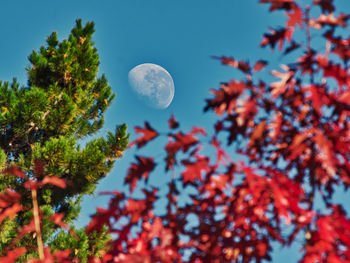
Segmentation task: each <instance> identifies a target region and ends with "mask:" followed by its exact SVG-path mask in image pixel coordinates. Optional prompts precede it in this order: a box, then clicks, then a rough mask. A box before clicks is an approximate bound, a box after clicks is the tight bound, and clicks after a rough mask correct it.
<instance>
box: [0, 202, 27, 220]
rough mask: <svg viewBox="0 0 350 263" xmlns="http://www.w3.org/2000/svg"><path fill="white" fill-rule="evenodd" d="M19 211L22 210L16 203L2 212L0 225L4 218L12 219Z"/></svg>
mask: <svg viewBox="0 0 350 263" xmlns="http://www.w3.org/2000/svg"><path fill="white" fill-rule="evenodd" d="M21 210H22V206H21V205H20V204H17V203H15V204H13V205H12V206H9V207H7V208H6V209H4V210H2V211H1V213H0V224H1V223H2V221H3V220H4V219H5V218H6V217H9V218H11V219H13V218H14V217H15V215H16V214H17V213H18V212H19V211H21Z"/></svg>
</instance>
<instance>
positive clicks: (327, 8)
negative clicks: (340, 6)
mask: <svg viewBox="0 0 350 263" xmlns="http://www.w3.org/2000/svg"><path fill="white" fill-rule="evenodd" d="M312 4H314V5H319V6H320V7H321V9H322V12H328V13H332V12H334V11H335V7H334V4H333V0H314V1H313V3H312Z"/></svg>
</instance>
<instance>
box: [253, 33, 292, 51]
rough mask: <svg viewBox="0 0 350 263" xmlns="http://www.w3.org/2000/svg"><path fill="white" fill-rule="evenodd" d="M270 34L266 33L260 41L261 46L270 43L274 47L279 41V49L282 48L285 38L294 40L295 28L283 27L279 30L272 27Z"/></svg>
mask: <svg viewBox="0 0 350 263" xmlns="http://www.w3.org/2000/svg"><path fill="white" fill-rule="evenodd" d="M270 32H271V33H270V34H264V39H263V40H262V41H261V42H260V46H262V47H265V46H266V45H270V46H271V49H274V48H275V46H276V44H277V43H279V49H280V50H282V48H283V42H284V40H285V39H286V40H288V41H289V42H291V41H292V35H293V32H294V31H293V30H292V29H291V28H281V29H279V30H275V29H270Z"/></svg>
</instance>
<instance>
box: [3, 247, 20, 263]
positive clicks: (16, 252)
mask: <svg viewBox="0 0 350 263" xmlns="http://www.w3.org/2000/svg"><path fill="white" fill-rule="evenodd" d="M26 251H27V250H26V249H25V248H24V247H16V248H13V249H12V250H11V251H8V252H7V254H6V256H4V257H0V262H1V263H13V262H16V259H18V258H19V257H20V256H22V255H23V254H24V253H25V252H26Z"/></svg>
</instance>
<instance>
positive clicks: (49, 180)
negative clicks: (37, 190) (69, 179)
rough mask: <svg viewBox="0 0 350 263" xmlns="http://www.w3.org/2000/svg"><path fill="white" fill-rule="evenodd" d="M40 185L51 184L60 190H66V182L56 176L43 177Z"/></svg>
mask: <svg viewBox="0 0 350 263" xmlns="http://www.w3.org/2000/svg"><path fill="white" fill-rule="evenodd" d="M41 183H42V185H45V184H51V185H55V186H57V187H60V188H66V181H65V180H64V179H61V178H58V177H56V176H45V177H44V179H43V180H42V182H41Z"/></svg>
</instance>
